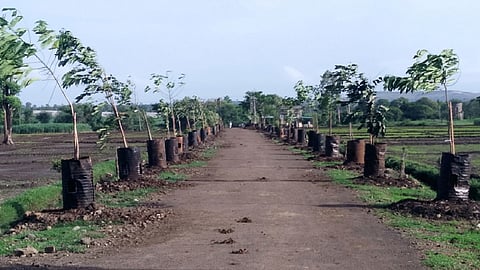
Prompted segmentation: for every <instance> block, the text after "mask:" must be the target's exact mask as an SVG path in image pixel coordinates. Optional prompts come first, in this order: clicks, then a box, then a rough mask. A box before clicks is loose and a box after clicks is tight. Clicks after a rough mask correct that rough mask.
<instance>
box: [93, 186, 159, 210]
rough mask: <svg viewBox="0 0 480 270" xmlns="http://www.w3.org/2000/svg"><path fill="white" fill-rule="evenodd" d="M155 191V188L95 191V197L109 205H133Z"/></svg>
mask: <svg viewBox="0 0 480 270" xmlns="http://www.w3.org/2000/svg"><path fill="white" fill-rule="evenodd" d="M155 191H157V189H156V188H139V189H135V190H129V191H121V192H117V193H115V194H105V193H97V199H98V201H99V202H100V203H101V204H104V205H106V206H109V207H134V206H137V205H138V204H139V203H140V202H142V201H143V199H144V198H146V197H147V196H148V195H149V194H151V193H153V192H155Z"/></svg>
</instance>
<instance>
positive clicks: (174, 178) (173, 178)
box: [158, 171, 187, 182]
mask: <svg viewBox="0 0 480 270" xmlns="http://www.w3.org/2000/svg"><path fill="white" fill-rule="evenodd" d="M158 178H159V179H160V180H165V181H168V182H179V181H184V180H186V179H187V176H186V175H185V174H183V173H174V172H169V171H165V172H161V173H160V174H159V175H158Z"/></svg>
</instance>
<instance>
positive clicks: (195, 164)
mask: <svg viewBox="0 0 480 270" xmlns="http://www.w3.org/2000/svg"><path fill="white" fill-rule="evenodd" d="M205 166H207V162H206V161H202V160H194V161H192V162H190V163H185V164H175V165H172V166H170V168H177V169H185V168H200V167H205Z"/></svg>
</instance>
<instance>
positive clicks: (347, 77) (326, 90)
mask: <svg viewBox="0 0 480 270" xmlns="http://www.w3.org/2000/svg"><path fill="white" fill-rule="evenodd" d="M357 76H358V73H357V65H356V64H349V65H347V66H343V65H336V66H335V69H334V70H333V71H330V70H327V71H325V73H323V75H322V78H321V81H320V85H319V86H318V90H317V91H316V93H317V96H316V99H317V101H318V106H319V108H320V109H321V110H324V111H325V112H326V113H327V115H328V116H327V117H328V130H329V135H332V129H333V114H334V112H335V110H336V109H337V107H338V106H339V105H340V103H341V98H342V94H343V93H344V92H345V91H346V90H347V88H348V86H349V84H350V83H351V82H352V81H354V80H355V78H356V77H357Z"/></svg>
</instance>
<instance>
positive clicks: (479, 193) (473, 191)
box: [469, 178, 480, 201]
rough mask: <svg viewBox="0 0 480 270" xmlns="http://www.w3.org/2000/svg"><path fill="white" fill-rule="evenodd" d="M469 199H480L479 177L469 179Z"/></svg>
mask: <svg viewBox="0 0 480 270" xmlns="http://www.w3.org/2000/svg"><path fill="white" fill-rule="evenodd" d="M469 197H470V199H472V200H476V201H480V178H472V179H471V180H470V194H469Z"/></svg>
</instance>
